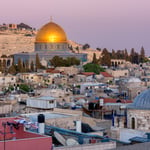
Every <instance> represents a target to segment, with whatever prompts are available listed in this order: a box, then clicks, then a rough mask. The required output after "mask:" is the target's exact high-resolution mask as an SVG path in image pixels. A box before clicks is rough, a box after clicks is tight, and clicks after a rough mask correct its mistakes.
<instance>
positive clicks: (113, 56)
mask: <svg viewBox="0 0 150 150" xmlns="http://www.w3.org/2000/svg"><path fill="white" fill-rule="evenodd" d="M111 59H116V52H115V50H114V49H112V52H111Z"/></svg>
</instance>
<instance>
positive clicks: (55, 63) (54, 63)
mask: <svg viewBox="0 0 150 150" xmlns="http://www.w3.org/2000/svg"><path fill="white" fill-rule="evenodd" d="M50 63H51V65H52V66H54V67H58V66H62V65H64V64H63V58H61V57H59V56H54V57H53V58H52V59H51V60H50Z"/></svg>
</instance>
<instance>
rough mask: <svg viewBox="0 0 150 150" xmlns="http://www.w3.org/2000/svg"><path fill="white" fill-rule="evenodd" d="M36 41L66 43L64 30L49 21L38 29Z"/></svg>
mask: <svg viewBox="0 0 150 150" xmlns="http://www.w3.org/2000/svg"><path fill="white" fill-rule="evenodd" d="M35 42H36V43H66V42H67V36H66V33H65V31H64V30H63V29H62V27H60V26H59V25H58V24H56V23H54V22H49V23H47V24H45V25H44V26H43V27H41V29H40V30H39V31H38V33H37V35H36V39H35Z"/></svg>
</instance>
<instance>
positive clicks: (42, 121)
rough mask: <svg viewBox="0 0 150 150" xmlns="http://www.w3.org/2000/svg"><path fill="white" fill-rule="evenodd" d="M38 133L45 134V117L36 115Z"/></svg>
mask: <svg viewBox="0 0 150 150" xmlns="http://www.w3.org/2000/svg"><path fill="white" fill-rule="evenodd" d="M38 132H39V133H40V134H44V132H45V116H44V115H43V114H39V115H38Z"/></svg>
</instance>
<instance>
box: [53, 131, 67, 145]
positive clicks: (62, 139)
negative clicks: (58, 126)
mask: <svg viewBox="0 0 150 150" xmlns="http://www.w3.org/2000/svg"><path fill="white" fill-rule="evenodd" d="M54 136H55V138H56V139H57V140H58V141H59V142H60V143H61V144H62V145H63V146H66V139H65V138H64V137H63V136H62V135H61V134H59V133H58V132H56V131H54Z"/></svg>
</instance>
